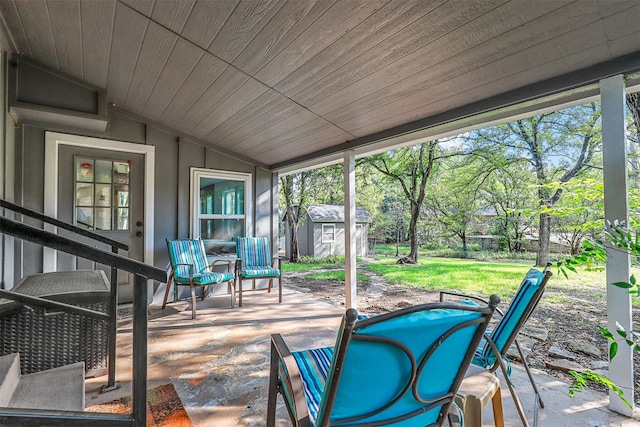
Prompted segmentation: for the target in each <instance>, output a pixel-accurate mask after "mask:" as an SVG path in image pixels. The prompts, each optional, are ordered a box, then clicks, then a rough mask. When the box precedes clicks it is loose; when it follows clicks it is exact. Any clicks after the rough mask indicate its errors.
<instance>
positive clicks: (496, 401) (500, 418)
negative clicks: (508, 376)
mask: <svg viewBox="0 0 640 427" xmlns="http://www.w3.org/2000/svg"><path fill="white" fill-rule="evenodd" d="M491 406H492V408H493V419H494V421H495V424H496V427H504V412H503V411H502V393H496V394H494V395H493V397H492V398H491Z"/></svg>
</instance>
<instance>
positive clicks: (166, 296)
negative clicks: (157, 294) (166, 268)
mask: <svg viewBox="0 0 640 427" xmlns="http://www.w3.org/2000/svg"><path fill="white" fill-rule="evenodd" d="M172 282H173V274H171V276H169V280H167V289H165V291H164V301H162V309H163V310H164V308H165V307H166V306H167V299H168V298H169V289H170V288H171V283H172Z"/></svg>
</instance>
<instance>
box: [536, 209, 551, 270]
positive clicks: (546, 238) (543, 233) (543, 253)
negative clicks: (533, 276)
mask: <svg viewBox="0 0 640 427" xmlns="http://www.w3.org/2000/svg"><path fill="white" fill-rule="evenodd" d="M550 239H551V215H549V213H541V214H540V227H539V230H538V254H537V256H536V267H545V266H546V265H547V263H548V262H549V242H550Z"/></svg>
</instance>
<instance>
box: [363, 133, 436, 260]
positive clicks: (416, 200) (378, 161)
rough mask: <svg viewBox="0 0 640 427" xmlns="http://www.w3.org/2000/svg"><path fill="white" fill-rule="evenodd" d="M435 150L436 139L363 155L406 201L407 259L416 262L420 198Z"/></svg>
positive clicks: (422, 200)
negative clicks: (394, 186) (396, 187)
mask: <svg viewBox="0 0 640 427" xmlns="http://www.w3.org/2000/svg"><path fill="white" fill-rule="evenodd" d="M437 153H438V141H437V140H436V141H429V142H425V143H423V144H420V145H414V146H411V147H405V148H400V149H397V150H391V151H388V152H386V153H382V154H376V155H374V156H371V157H368V158H367V159H365V162H366V163H368V164H369V165H371V166H372V167H373V168H375V169H376V170H378V171H379V172H381V173H382V174H384V176H386V177H387V178H388V179H389V180H391V181H393V182H395V183H397V184H398V185H399V186H400V187H401V188H402V192H403V193H404V196H405V197H406V199H407V200H408V202H409V214H410V219H409V229H408V232H409V240H410V246H411V250H410V252H409V255H408V256H407V260H406V261H408V262H411V263H417V262H418V247H419V246H418V245H419V242H418V227H417V224H418V220H419V218H420V212H421V208H422V204H423V202H424V196H425V188H426V185H427V181H428V180H429V177H430V176H431V173H432V171H433V168H434V165H435V161H436V158H437V156H436V155H437Z"/></svg>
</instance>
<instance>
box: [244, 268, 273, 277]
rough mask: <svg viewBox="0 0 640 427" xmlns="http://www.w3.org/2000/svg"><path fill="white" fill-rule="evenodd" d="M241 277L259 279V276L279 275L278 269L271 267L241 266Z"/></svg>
mask: <svg viewBox="0 0 640 427" xmlns="http://www.w3.org/2000/svg"><path fill="white" fill-rule="evenodd" d="M240 274H241V275H242V278H243V279H259V278H261V277H280V270H278V269H277V268H271V267H260V266H258V267H252V268H243V269H242V271H241V273H240Z"/></svg>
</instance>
